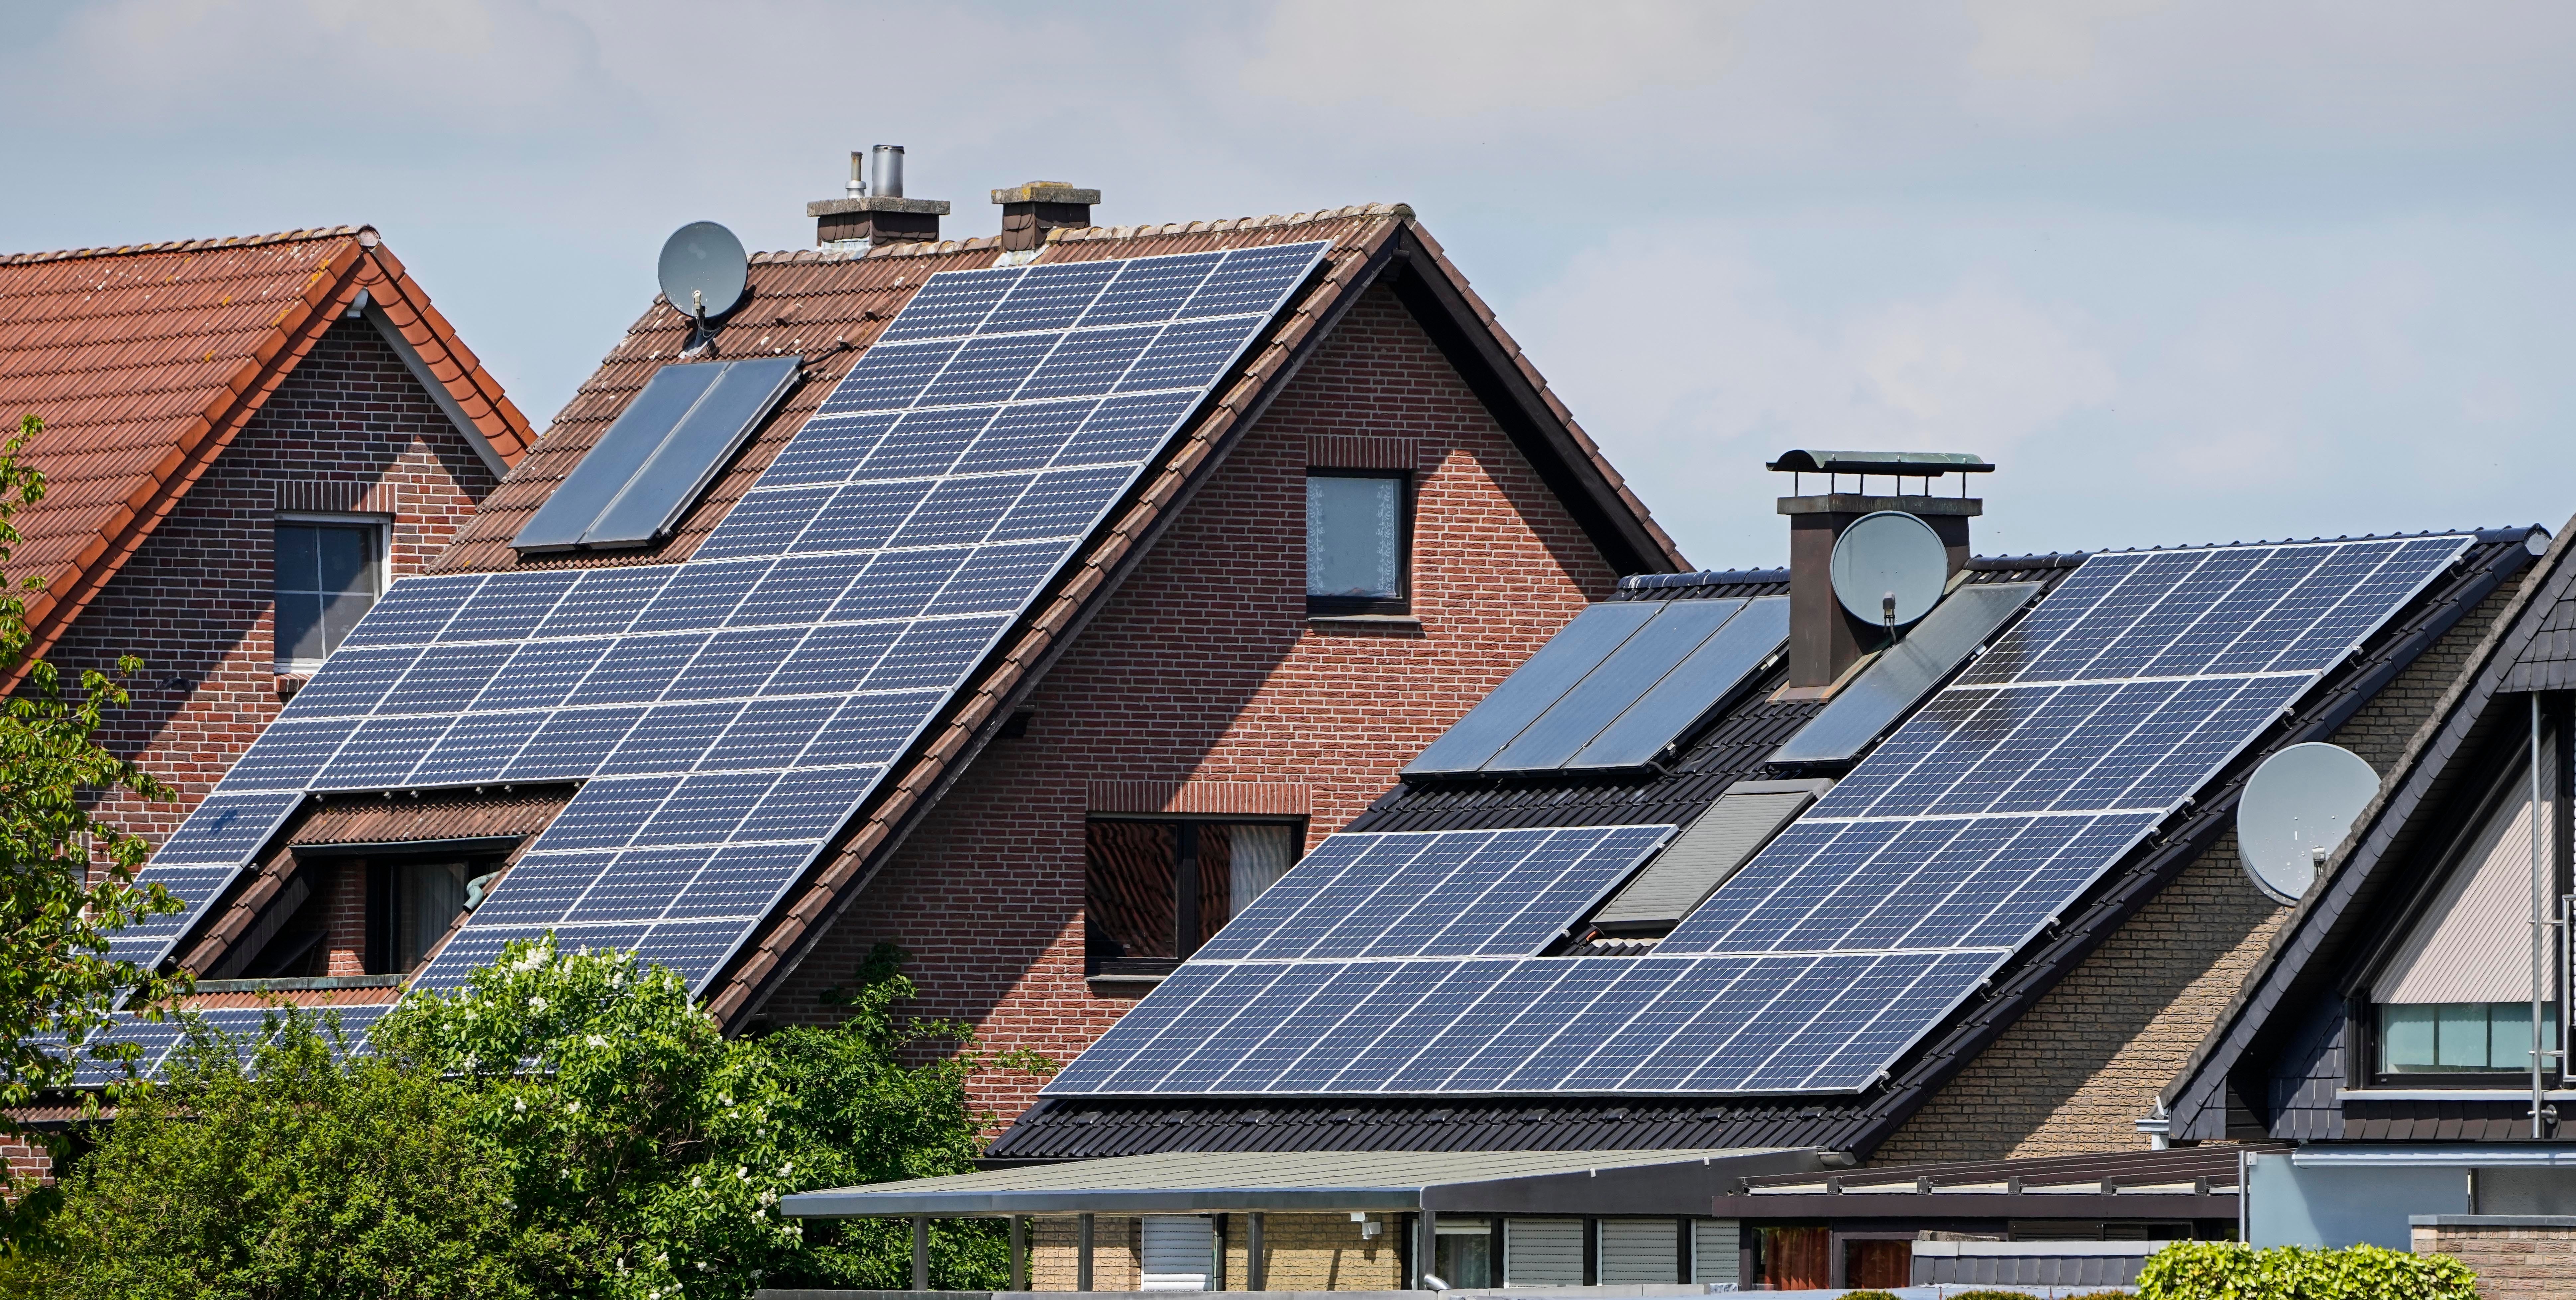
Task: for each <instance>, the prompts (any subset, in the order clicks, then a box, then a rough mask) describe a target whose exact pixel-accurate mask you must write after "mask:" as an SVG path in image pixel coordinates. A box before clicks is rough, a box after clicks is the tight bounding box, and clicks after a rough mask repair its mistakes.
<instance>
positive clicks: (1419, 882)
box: [1199, 826, 1673, 961]
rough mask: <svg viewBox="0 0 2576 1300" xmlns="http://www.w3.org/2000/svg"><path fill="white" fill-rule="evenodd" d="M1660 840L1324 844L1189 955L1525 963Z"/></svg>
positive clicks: (1583, 835) (1362, 839) (1568, 833)
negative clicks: (1519, 958)
mask: <svg viewBox="0 0 2576 1300" xmlns="http://www.w3.org/2000/svg"><path fill="white" fill-rule="evenodd" d="M1672 833H1673V828H1672V827H1670V826H1577V827H1560V828H1556V829H1541V830H1511V831H1429V832H1392V833H1386V834H1345V835H1335V836H1333V837H1331V838H1330V839H1327V840H1326V841H1325V842H1324V843H1323V844H1320V845H1318V846H1316V849H1315V851H1314V852H1313V853H1310V854H1308V855H1307V856H1306V858H1305V860H1304V861H1302V862H1300V863H1298V864H1297V866H1296V867H1295V868H1294V869H1292V870H1291V871H1290V872H1289V873H1288V874H1287V875H1285V876H1283V877H1281V878H1280V880H1279V883H1277V884H1275V885H1273V886H1271V887H1270V888H1269V889H1268V890H1266V891H1264V892H1263V893H1262V895H1261V897H1260V898H1259V899H1257V900H1256V901H1254V903H1253V904H1252V906H1251V907H1249V908H1246V909H1245V910H1244V912H1243V914H1242V915H1240V916H1237V917H1235V918H1234V919H1233V920H1231V921H1229V922H1227V923H1226V926H1225V928H1224V929H1223V930H1221V931H1219V932H1218V933H1217V935H1216V937H1215V938H1213V939H1210V940H1209V941H1208V942H1207V943H1206V944H1205V945H1203V946H1202V947H1201V948H1200V949H1199V952H1200V954H1201V955H1202V956H1204V957H1205V958H1206V959H1208V960H1211V961H1283V960H1284V961H1294V960H1309V959H1316V958H1330V957H1396V956H1406V957H1425V956H1450V957H1474V956H1488V955H1525V954H1532V953H1536V952H1538V951H1540V950H1541V949H1543V948H1545V947H1546V946H1547V945H1548V944H1549V943H1551V942H1553V941H1554V940H1556V939H1558V938H1560V937H1562V936H1563V935H1564V934H1565V931H1566V927H1568V926H1570V925H1572V924H1573V923H1574V922H1575V921H1576V920H1577V919H1578V918H1580V917H1581V916H1582V915H1583V914H1584V913H1585V912H1586V911H1588V910H1590V909H1591V907H1592V905H1593V904H1594V903H1596V902H1598V901H1600V899H1601V897H1602V895H1604V894H1606V893H1608V892H1609V891H1610V889H1611V888H1612V887H1614V886H1616V885H1617V884H1618V883H1619V882H1620V881H1621V880H1623V879H1626V878H1627V876H1628V873H1629V872H1631V871H1633V870H1635V869H1636V866H1637V863H1638V862H1640V861H1642V860H1643V859H1644V858H1645V857H1646V855H1647V854H1650V853H1652V852H1654V851H1655V850H1656V849H1657V848H1658V847H1660V846H1661V845H1662V844H1663V842H1664V840H1665V839H1666V838H1667V837H1669V836H1670V835H1671V834H1672Z"/></svg>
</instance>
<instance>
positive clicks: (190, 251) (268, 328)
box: [0, 226, 536, 654]
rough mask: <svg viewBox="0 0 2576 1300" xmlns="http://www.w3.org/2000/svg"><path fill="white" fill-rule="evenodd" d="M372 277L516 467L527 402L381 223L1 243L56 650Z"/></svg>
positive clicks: (22, 515)
mask: <svg viewBox="0 0 2576 1300" xmlns="http://www.w3.org/2000/svg"><path fill="white" fill-rule="evenodd" d="M361 292H364V293H366V294H367V295H368V298H369V300H370V301H372V302H373V303H374V304H375V305H376V306H377V307H379V308H380V309H382V311H383V312H384V315H385V318H386V320H387V321H388V322H389V323H391V324H392V325H393V327H394V328H395V329H396V330H397V331H399V332H400V333H401V334H402V336H403V338H404V339H405V340H406V341H407V342H409V343H410V344H411V346H412V349H413V350H414V351H416V352H417V353H419V355H420V359H421V361H422V362H423V363H425V364H426V365H427V367H428V368H429V371H430V373H431V374H432V375H434V376H435V377H436V378H437V379H438V380H439V382H440V384H441V385H442V386H443V387H445V388H446V390H447V395H448V397H450V398H451V399H453V400H454V401H455V403H456V405H457V407H458V408H459V409H461V410H462V411H463V412H464V414H465V417H466V418H467V419H468V420H470V421H472V422H473V424H474V426H475V428H476V429H477V430H478V431H479V432H480V433H481V434H482V436H483V438H484V440H485V441H486V442H488V443H490V444H491V445H492V449H493V450H494V451H495V452H497V453H498V454H499V455H500V457H501V459H502V460H503V461H504V462H505V463H508V464H514V465H515V464H516V463H518V461H519V459H520V457H521V456H522V455H523V454H524V453H525V452H526V450H527V448H528V447H529V445H530V444H532V443H534V442H535V441H536V435H535V431H534V429H533V428H532V427H531V426H530V425H529V423H528V420H527V417H526V416H524V415H522V414H520V413H519V410H518V408H517V407H515V406H512V405H511V404H510V399H509V398H508V397H507V396H506V395H504V394H503V392H502V391H501V384H500V381H498V380H497V379H494V378H493V377H492V376H491V374H490V373H489V372H487V371H485V370H484V369H483V366H482V363H481V362H480V361H478V360H476V359H475V356H474V354H473V353H472V352H471V351H469V350H467V348H466V347H465V345H464V344H463V343H462V342H460V341H458V339H457V337H456V331H455V330H454V328H453V327H451V326H450V325H449V324H448V323H447V320H446V318H445V317H443V316H441V315H439V314H438V309H437V308H436V307H434V306H432V305H431V304H430V301H429V295H428V294H426V293H424V292H422V291H421V288H420V286H419V284H418V283H416V282H415V281H413V279H412V278H411V276H410V273H409V272H407V271H405V270H404V269H403V265H402V263H401V261H399V260H398V259H396V258H395V257H394V255H393V253H392V251H391V250H390V249H387V248H386V247H385V246H384V244H383V242H382V241H381V240H379V239H378V238H377V236H376V232H375V230H374V229H373V228H372V227H366V226H341V227H337V228H333V229H324V230H295V231H287V232H285V233H282V234H274V235H256V236H250V237H247V238H239V239H201V240H190V241H185V242H177V243H167V244H138V245H131V246H128V247H123V248H83V249H72V250H68V251H63V252H54V253H18V254H10V255H0V419H5V420H6V421H7V422H8V424H9V428H10V431H11V432H14V431H15V427H16V422H17V417H19V416H20V415H22V414H32V415H37V416H41V417H42V418H43V419H44V421H45V431H44V433H43V434H42V435H40V436H39V437H38V438H37V439H36V440H35V441H34V442H33V443H32V444H31V445H30V446H29V447H28V448H27V449H26V452H25V459H26V461H27V462H28V463H29V464H32V465H34V466H35V467H36V468H38V469H40V470H42V471H43V472H44V475H45V485H46V491H45V498H44V500H42V501H40V502H38V503H36V504H35V505H32V506H28V507H25V508H24V509H22V510H20V511H19V514H18V528H19V531H20V532H21V533H23V534H24V535H25V538H26V540H25V541H24V542H23V543H22V544H21V545H20V546H19V547H18V548H17V551H16V553H15V554H14V555H12V556H11V557H10V558H9V561H8V564H7V566H6V569H5V573H6V576H7V577H8V578H9V579H10V580H11V581H12V583H13V585H14V583H15V581H16V580H18V579H22V578H25V577H28V576H31V575H32V576H35V577H38V578H41V579H42V580H43V584H44V585H43V590H41V591H39V592H37V593H34V594H33V595H32V596H31V597H30V598H29V599H28V602H27V604H28V610H27V613H28V622H29V624H30V625H31V626H32V627H33V628H34V629H35V632H36V644H35V650H36V652H37V653H39V654H41V653H43V652H44V651H45V649H46V648H47V647H49V646H50V645H52V643H53V642H54V641H55V639H56V638H58V637H59V636H61V634H62V632H63V630H64V629H65V628H67V627H68V626H69V625H70V623H71V621H72V619H73V618H74V617H75V616H76V615H78V613H79V612H80V610H81V608H82V607H83V606H85V605H86V604H88V602H89V600H90V599H91V598H92V597H93V596H95V595H96V594H97V593H98V591H99V590H100V589H101V588H103V587H104V586H105V585H106V584H107V581H108V579H110V578H112V577H114V576H115V574H116V571H117V570H118V569H119V568H120V567H122V566H123V564H124V563H125V560H126V559H127V557H129V556H131V555H132V554H133V553H134V551H135V550H136V548H138V547H140V546H141V545H142V544H143V541H144V539H145V538H147V537H149V536H150V535H151V532H152V529H153V527H154V526H155V525H157V524H158V523H159V522H160V520H161V519H162V518H164V517H165V516H167V515H168V514H169V512H170V510H171V508H172V507H173V506H174V505H176V504H177V502H178V500H179V498H180V497H181V496H182V495H184V494H185V493H186V492H187V490H188V488H189V486H190V485H191V484H193V483H194V482H195V481H196V480H197V478H198V476H199V475H200V474H202V473H203V472H204V471H205V468H206V466H207V465H208V464H210V463H212V462H213V460H214V458H215V457H216V455H217V454H219V453H220V452H222V451H223V449H224V448H225V447H226V446H228V445H230V444H231V442H232V439H233V437H234V435H235V434H237V433H239V432H240V430H241V428H242V426H243V425H245V424H246V423H248V422H249V420H250V418H251V416H252V415H254V414H255V413H257V411H258V410H259V408H260V406H261V404H262V403H263V402H265V401H266V400H267V399H268V396H269V395H270V394H271V393H273V392H275V391H277V388H278V385H279V384H280V383H282V382H283V381H284V379H285V377H286V375H287V374H288V373H289V372H290V371H292V370H293V369H294V368H295V365H296V363H297V362H298V361H301V360H302V359H303V358H304V356H305V354H306V353H307V352H309V351H310V350H311V349H312V347H313V344H314V342H315V341H316V340H318V339H319V338H320V337H321V335H322V333H323V331H324V330H327V329H328V328H330V326H331V323H332V322H333V321H335V320H337V319H339V318H340V316H341V315H342V314H343V313H345V312H346V311H348V310H349V308H350V307H351V306H352V305H353V304H354V303H355V302H356V300H357V296H358V295H359V294H360V293H361Z"/></svg>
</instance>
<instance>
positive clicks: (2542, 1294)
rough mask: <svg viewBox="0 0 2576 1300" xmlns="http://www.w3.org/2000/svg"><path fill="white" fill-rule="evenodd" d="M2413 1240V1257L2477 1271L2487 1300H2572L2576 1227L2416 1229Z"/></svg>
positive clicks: (2445, 1226) (2448, 1226) (2447, 1226)
mask: <svg viewBox="0 0 2576 1300" xmlns="http://www.w3.org/2000/svg"><path fill="white" fill-rule="evenodd" d="M2414 1238H2415V1241H2414V1246H2415V1253H2416V1254H2418V1255H2448V1256H2450V1257H2451V1258H2453V1259H2456V1260H2458V1261H2460V1262H2461V1263H2463V1264H2466V1265H2468V1266H2469V1267H2470V1268H2471V1269H2473V1270H2475V1271H2476V1272H2477V1275H2478V1294H2479V1295H2481V1296H2483V1297H2485V1298H2486V1300H2576V1223H2569V1224H2561V1225H2555V1226H2547V1227H2543V1226H2538V1225H2528V1224H2466V1223H2445V1224H2440V1225H2437V1226H2436V1225H2424V1224H2418V1225H2416V1227H2415V1229H2414Z"/></svg>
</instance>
